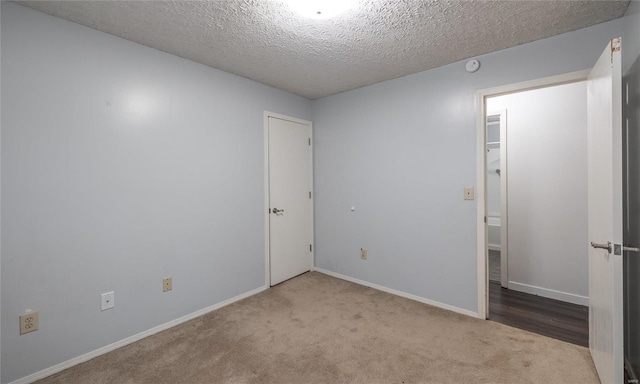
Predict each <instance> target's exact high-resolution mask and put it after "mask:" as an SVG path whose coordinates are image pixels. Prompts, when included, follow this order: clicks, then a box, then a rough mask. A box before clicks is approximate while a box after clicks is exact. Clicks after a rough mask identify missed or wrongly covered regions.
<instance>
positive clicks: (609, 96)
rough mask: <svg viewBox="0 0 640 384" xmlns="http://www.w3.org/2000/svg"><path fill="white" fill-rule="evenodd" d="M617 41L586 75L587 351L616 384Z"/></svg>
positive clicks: (619, 350)
mask: <svg viewBox="0 0 640 384" xmlns="http://www.w3.org/2000/svg"><path fill="white" fill-rule="evenodd" d="M620 45H621V39H620V38H616V39H613V40H611V41H610V42H609V44H608V45H607V47H606V49H605V50H604V52H603V53H602V55H601V56H600V58H599V59H598V61H597V62H596V64H595V66H594V67H593V69H592V70H591V72H590V73H589V77H588V84H587V106H588V119H587V121H588V124H587V130H588V136H587V142H588V221H589V241H590V242H591V247H590V248H589V349H590V351H591V356H592V358H593V362H594V363H595V366H596V369H597V371H598V375H599V376H600V381H602V382H603V383H616V384H618V383H622V382H623V380H624V377H623V376H624V361H623V359H624V357H623V356H624V353H623V352H624V350H623V307H622V305H623V284H622V283H623V281H622V276H623V275H622V251H623V247H622V240H623V239H622V234H623V227H622V225H623V216H622V212H623V211H622V70H621V60H620V55H621V52H620Z"/></svg>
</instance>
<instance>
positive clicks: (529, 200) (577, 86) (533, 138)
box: [485, 81, 589, 346]
mask: <svg viewBox="0 0 640 384" xmlns="http://www.w3.org/2000/svg"><path fill="white" fill-rule="evenodd" d="M486 110H487V111H488V112H487V115H486V124H485V126H486V131H485V138H486V140H487V141H486V151H487V152H486V157H485V158H486V167H485V169H486V175H485V180H486V216H487V267H488V269H487V272H488V273H487V276H488V280H489V282H488V285H489V290H488V292H489V295H488V299H489V300H488V301H489V308H488V316H487V318H488V319H489V320H494V321H497V322H501V323H505V324H507V325H510V326H514V327H517V328H522V329H526V330H529V331H532V332H536V333H541V334H544V335H546V336H550V337H554V338H557V339H561V340H564V341H568V342H571V343H574V344H579V345H582V346H588V343H589V332H588V313H589V312H588V307H587V305H588V258H587V246H586V244H588V241H587V235H588V233H587V130H586V126H587V88H586V82H585V81H574V82H570V83H563V84H553V85H549V86H545V87H539V88H535V89H526V90H521V91H516V92H511V93H508V94H502V95H497V96H493V97H488V98H487V99H486Z"/></svg>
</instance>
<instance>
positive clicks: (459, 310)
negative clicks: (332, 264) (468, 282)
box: [312, 267, 478, 318]
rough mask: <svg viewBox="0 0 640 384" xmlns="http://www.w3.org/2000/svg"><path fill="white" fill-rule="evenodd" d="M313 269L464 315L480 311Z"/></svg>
mask: <svg viewBox="0 0 640 384" xmlns="http://www.w3.org/2000/svg"><path fill="white" fill-rule="evenodd" d="M312 271H315V272H319V273H322V274H325V275H328V276H331V277H335V278H337V279H341V280H346V281H349V282H351V283H355V284H359V285H364V286H365V287H369V288H373V289H377V290H378V291H382V292H386V293H390V294H392V295H396V296H400V297H404V298H405V299H410V300H415V301H418V302H420V303H423V304H428V305H432V306H434V307H438V308H442V309H446V310H448V311H452V312H456V313H460V314H462V315H467V316H471V317H475V318H478V313H477V312H473V311H470V310H468V309H463V308H458V307H455V306H453V305H449V304H444V303H440V302H438V301H434V300H429V299H425V298H424V297H421V296H416V295H412V294H410V293H406V292H402V291H398V290H396V289H392V288H387V287H384V286H382V285H378V284H374V283H370V282H368V281H364V280H359V279H356V278H353V277H350V276H346V275H342V274H339V273H336V272H332V271H328V270H326V269H322V268H316V267H314V268H313V269H312Z"/></svg>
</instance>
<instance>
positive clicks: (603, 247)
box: [591, 241, 611, 253]
mask: <svg viewBox="0 0 640 384" xmlns="http://www.w3.org/2000/svg"><path fill="white" fill-rule="evenodd" d="M591 246H592V247H593V248H599V249H606V250H607V252H609V253H611V242H610V241H608V242H607V244H598V243H594V242H593V241H592V242H591Z"/></svg>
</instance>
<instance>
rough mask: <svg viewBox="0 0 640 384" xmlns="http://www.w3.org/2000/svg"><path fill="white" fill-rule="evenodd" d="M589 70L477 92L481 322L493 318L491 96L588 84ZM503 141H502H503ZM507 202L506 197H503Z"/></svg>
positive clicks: (478, 255) (478, 237) (479, 302)
mask: <svg viewBox="0 0 640 384" xmlns="http://www.w3.org/2000/svg"><path fill="white" fill-rule="evenodd" d="M588 75H589V70H588V69H587V70H583V71H576V72H570V73H565V74H562V75H556V76H550V77H544V78H541V79H535V80H529V81H524V82H520V83H515V84H508V85H502V86H499V87H494V88H487V89H482V90H479V91H478V92H477V94H476V95H477V96H476V102H477V111H478V112H477V116H476V155H477V158H476V180H477V184H478V200H477V205H476V207H477V220H476V227H477V257H478V318H480V319H486V318H487V315H488V314H489V300H488V299H487V297H488V293H489V279H488V276H487V263H488V252H487V222H486V221H487V219H486V217H487V190H486V188H487V186H486V184H487V183H486V174H487V165H486V161H487V138H486V128H485V124H486V114H487V103H486V101H487V98H488V97H491V96H499V95H505V94H509V93H515V92H522V91H527V90H532V89H537V88H544V87H549V86H554V85H561V84H568V83H575V82H578V81H585V80H587V76H588ZM501 140H502V138H501ZM502 198H504V197H502Z"/></svg>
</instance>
